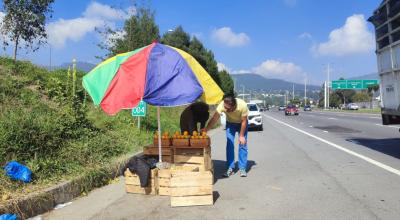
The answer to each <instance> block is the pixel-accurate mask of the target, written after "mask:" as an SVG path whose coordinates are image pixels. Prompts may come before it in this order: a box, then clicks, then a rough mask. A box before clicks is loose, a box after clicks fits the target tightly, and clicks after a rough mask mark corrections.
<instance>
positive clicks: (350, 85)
mask: <svg viewBox="0 0 400 220" xmlns="http://www.w3.org/2000/svg"><path fill="white" fill-rule="evenodd" d="M377 84H379V81H378V80H376V79H367V80H333V81H332V89H368V86H371V85H377Z"/></svg>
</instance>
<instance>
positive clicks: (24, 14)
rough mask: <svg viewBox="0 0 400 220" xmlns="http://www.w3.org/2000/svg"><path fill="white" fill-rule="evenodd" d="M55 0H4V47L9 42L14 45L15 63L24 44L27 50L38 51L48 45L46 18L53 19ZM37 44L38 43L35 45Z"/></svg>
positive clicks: (2, 31)
mask: <svg viewBox="0 0 400 220" xmlns="http://www.w3.org/2000/svg"><path fill="white" fill-rule="evenodd" d="M53 2H54V0H4V1H3V4H4V5H3V6H4V11H5V13H6V15H5V17H4V19H3V22H2V25H1V33H2V35H3V37H4V39H5V40H4V42H3V43H4V46H5V47H6V46H8V45H9V41H11V42H13V43H14V61H15V60H16V59H17V51H18V49H19V48H22V47H21V44H24V46H25V48H26V49H29V48H30V49H32V50H33V51H36V50H37V49H39V47H40V45H42V44H44V43H46V39H47V33H46V28H45V25H46V18H47V16H50V17H51V13H52V9H51V4H52V3H53ZM35 42H36V43H35Z"/></svg>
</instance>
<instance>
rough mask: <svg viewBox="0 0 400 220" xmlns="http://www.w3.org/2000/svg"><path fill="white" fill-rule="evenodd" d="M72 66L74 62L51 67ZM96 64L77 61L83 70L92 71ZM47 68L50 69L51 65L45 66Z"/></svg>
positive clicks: (77, 64)
mask: <svg viewBox="0 0 400 220" xmlns="http://www.w3.org/2000/svg"><path fill="white" fill-rule="evenodd" d="M69 66H71V67H72V63H63V64H61V65H60V66H52V67H51V69H52V70H55V69H68V67H69ZM95 67H96V65H95V64H93V63H87V62H76V68H77V69H78V70H81V71H83V72H90V70H92V69H93V68H95ZM45 68H46V69H48V70H50V67H49V66H45Z"/></svg>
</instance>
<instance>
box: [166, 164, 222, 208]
mask: <svg viewBox="0 0 400 220" xmlns="http://www.w3.org/2000/svg"><path fill="white" fill-rule="evenodd" d="M213 182H214V178H213V174H212V172H210V171H205V172H177V173H171V180H170V195H171V206H172V207H180V206H198V205H213V204H214V199H213V186H212V185H213Z"/></svg>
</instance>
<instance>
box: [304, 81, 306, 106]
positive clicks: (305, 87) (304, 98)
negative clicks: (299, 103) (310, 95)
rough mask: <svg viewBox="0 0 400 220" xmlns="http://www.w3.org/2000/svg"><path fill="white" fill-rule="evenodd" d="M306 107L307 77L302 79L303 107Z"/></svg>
mask: <svg viewBox="0 0 400 220" xmlns="http://www.w3.org/2000/svg"><path fill="white" fill-rule="evenodd" d="M306 105H307V77H306V78H305V79H304V106H306Z"/></svg>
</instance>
